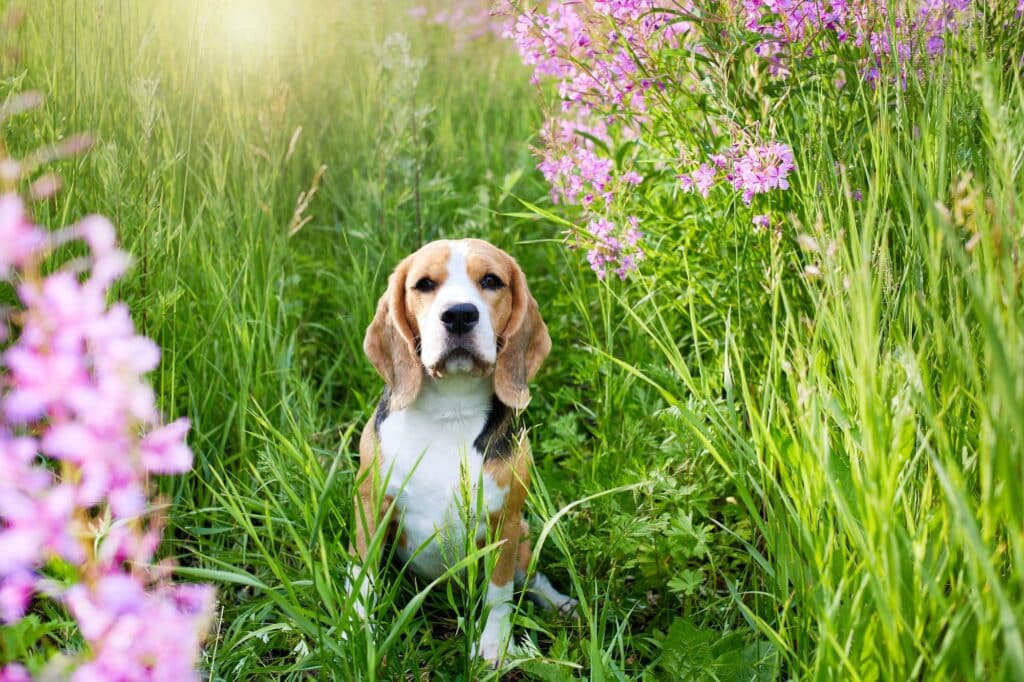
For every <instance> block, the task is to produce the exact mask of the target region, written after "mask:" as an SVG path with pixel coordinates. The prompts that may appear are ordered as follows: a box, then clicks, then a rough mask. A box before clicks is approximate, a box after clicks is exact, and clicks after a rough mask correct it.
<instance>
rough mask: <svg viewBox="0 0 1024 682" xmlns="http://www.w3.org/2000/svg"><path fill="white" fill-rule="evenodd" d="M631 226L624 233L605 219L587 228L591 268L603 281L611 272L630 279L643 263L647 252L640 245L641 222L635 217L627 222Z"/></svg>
mask: <svg viewBox="0 0 1024 682" xmlns="http://www.w3.org/2000/svg"><path fill="white" fill-rule="evenodd" d="M626 222H627V223H628V225H629V227H628V228H626V229H625V230H624V231H620V230H619V229H618V228H616V226H615V224H614V223H612V222H610V221H608V220H605V219H603V218H597V219H595V220H592V221H591V222H590V224H589V225H587V232H588V233H589V235H588V237H589V239H588V246H589V249H588V250H587V262H588V263H590V269H591V270H593V271H594V272H595V273H596V274H597V278H598V279H601V280H603V279H604V278H605V277H607V276H608V273H609V272H614V273H615V274H616V275H618V276H619V279H622V280H624V279H626V276H627V275H629V273H631V272H633V271H634V270H636V268H637V264H638V263H639V262H640V261H641V260H643V258H644V251H643V248H641V246H640V240H641V239H642V238H643V233H642V232H640V230H639V229H638V225H639V222H640V221H639V220H638V219H637V218H636V217H635V216H630V217H629V218H627V219H626Z"/></svg>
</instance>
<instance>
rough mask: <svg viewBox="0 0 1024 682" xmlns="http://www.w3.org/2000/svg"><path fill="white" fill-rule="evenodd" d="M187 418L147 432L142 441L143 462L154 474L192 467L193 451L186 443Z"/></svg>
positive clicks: (181, 470) (177, 471)
mask: <svg viewBox="0 0 1024 682" xmlns="http://www.w3.org/2000/svg"><path fill="white" fill-rule="evenodd" d="M188 428H189V423H188V420H187V419H179V420H177V421H175V422H172V423H170V424H168V425H167V426H163V427H160V428H159V429H156V430H155V431H151V432H150V433H148V434H146V436H145V437H144V438H143V439H142V443H140V446H139V447H140V450H141V453H142V464H143V466H145V467H146V469H147V471H151V472H152V473H154V474H179V473H182V472H185V471H188V470H189V469H191V468H192V451H191V450H189V448H188V446H187V445H186V444H185V434H186V433H188Z"/></svg>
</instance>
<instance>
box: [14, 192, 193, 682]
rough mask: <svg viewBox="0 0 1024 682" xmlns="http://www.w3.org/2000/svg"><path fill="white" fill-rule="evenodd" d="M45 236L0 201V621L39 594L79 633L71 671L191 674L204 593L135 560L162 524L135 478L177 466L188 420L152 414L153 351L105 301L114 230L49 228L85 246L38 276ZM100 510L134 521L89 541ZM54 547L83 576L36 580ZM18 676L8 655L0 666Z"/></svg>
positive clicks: (115, 259)
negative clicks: (6, 284)
mask: <svg viewBox="0 0 1024 682" xmlns="http://www.w3.org/2000/svg"><path fill="white" fill-rule="evenodd" d="M44 234H45V233H43V232H42V231H41V230H39V229H38V228H35V227H32V226H31V225H29V223H28V221H27V219H26V217H25V214H24V209H23V206H22V204H21V203H20V200H19V199H17V198H16V197H13V195H9V196H3V197H0V237H2V241H0V278H3V277H8V276H9V275H10V274H11V273H13V274H14V275H15V276H17V278H18V279H19V280H20V281H21V284H20V286H19V287H18V289H17V292H18V296H19V299H20V302H21V304H22V305H23V310H22V311H21V312H20V314H19V315H17V316H16V317H13V318H11V321H12V322H15V323H16V325H14V327H13V329H14V332H15V334H14V335H13V336H12V338H13V343H12V344H11V345H10V347H9V348H8V349H7V350H6V351H5V352H4V353H3V354H2V355H0V618H2V619H3V620H4V621H5V622H12V621H15V620H18V619H19V618H21V617H22V616H23V615H24V613H25V610H26V608H27V607H28V606H29V604H30V603H31V600H32V599H33V597H34V596H35V595H37V594H41V595H44V596H48V597H52V598H55V599H57V600H59V601H61V602H63V603H65V604H66V605H67V606H68V608H69V609H70V611H71V613H72V615H73V616H75V618H76V619H77V621H78V625H79V628H80V630H81V632H82V635H83V637H84V639H85V640H86V643H87V644H88V652H87V654H86V655H83V657H82V660H81V662H80V664H79V665H78V667H77V668H75V669H74V672H73V673H72V677H71V679H72V680H76V681H81V680H86V681H88V680H97V681H98V680H141V679H147V680H195V679H198V676H197V674H196V672H195V667H196V664H197V662H198V661H197V659H198V656H199V651H200V642H201V639H202V635H203V633H204V632H205V630H206V627H207V624H208V622H209V618H210V614H211V613H212V608H213V592H212V590H211V589H210V588H208V587H204V586H172V585H170V584H168V580H169V575H168V573H167V570H166V567H148V565H149V564H151V562H152V561H153V557H154V556H155V555H156V551H157V547H158V545H159V541H160V533H159V529H160V524H159V522H158V521H159V520H158V519H157V520H153V519H150V520H149V521H148V523H147V522H146V519H145V516H146V492H147V478H148V476H149V475H151V474H154V473H181V472H184V471H187V470H188V469H189V468H191V465H192V453H191V451H190V450H189V448H188V446H187V444H186V442H185V437H186V434H187V432H188V428H189V423H188V420H187V419H179V420H176V421H173V422H171V423H169V424H164V423H163V420H162V419H161V418H160V415H159V413H158V411H157V408H156V404H155V396H154V394H153V390H152V388H151V387H150V386H149V384H148V383H147V382H146V380H145V378H144V375H145V373H146V372H149V371H151V370H153V369H154V368H156V366H157V363H158V362H159V358H160V353H159V349H158V348H157V346H156V345H155V344H154V343H153V342H152V341H150V340H149V339H147V338H145V337H143V336H139V335H138V334H136V333H135V328H134V325H133V324H132V321H131V317H130V315H129V314H128V309H127V307H126V306H124V304H119V303H115V304H114V305H111V306H108V305H107V302H106V301H107V295H108V289H109V287H110V285H111V284H112V283H113V281H114V280H115V279H116V278H117V277H119V276H120V275H121V273H122V272H123V270H124V268H125V267H126V266H127V263H128V257H127V255H126V254H124V253H123V252H122V251H120V250H119V249H117V247H116V242H115V239H114V230H113V226H112V225H110V223H109V222H108V221H107V220H105V219H103V218H99V217H90V218H86V219H85V220H83V221H82V222H80V223H79V224H78V225H76V226H74V227H72V228H66V229H64V230H60V231H58V232H55V233H54V236H53V238H52V242H51V243H52V244H57V243H63V242H64V241H66V240H68V239H81V240H82V241H84V242H85V245H86V246H87V247H88V249H89V255H88V257H86V258H82V259H78V260H75V261H73V262H72V264H71V265H70V266H65V267H64V268H58V269H57V270H56V271H54V272H53V273H52V274H49V275H47V276H43V274H42V273H41V272H40V270H39V266H40V264H41V261H42V257H43V255H44V250H45V249H46V248H48V247H49V246H50V244H48V243H47V240H46V239H43V236H44ZM7 322H8V320H7V319H6V317H5V318H4V319H0V323H2V324H4V326H5V327H6V323H7ZM24 434H32V435H31V436H30V435H24ZM57 462H59V465H55V463H57ZM108 511H109V515H110V516H112V517H113V518H114V519H126V518H132V517H137V516H143V517H144V518H143V522H141V523H131V524H123V523H121V524H114V525H113V526H112V527H110V528H109V530H108V531H107V533H106V535H105V536H103V537H102V538H101V539H100V538H97V537H95V535H96V534H97V531H96V528H98V527H101V524H100V523H97V522H98V521H101V520H105V518H106V517H107V512H108ZM87 547H90V548H91V549H90V551H88V552H87V551H86V548H87ZM56 559H60V560H63V561H64V562H67V563H68V564H70V565H71V566H72V567H74V566H76V565H79V569H78V570H79V572H80V573H79V574H80V575H81V576H88V577H89V580H88V582H79V583H77V584H73V585H72V586H71V587H69V588H67V589H66V590H65V589H63V588H58V587H55V586H52V585H51V586H50V587H47V589H42V586H43V585H44V584H46V585H49V583H43V582H41V581H40V580H39V578H38V575H39V574H38V573H37V572H38V571H39V570H40V569H41V568H43V567H45V566H46V565H47V564H49V563H50V562H52V561H53V560H56ZM82 564H85V565H82ZM69 575H70V576H71V577H73V572H69ZM22 679H28V673H27V672H26V671H25V669H24V668H22V667H20V666H8V667H6V668H4V669H3V670H2V671H0V682H4V681H10V682H13V681H14V680H22Z"/></svg>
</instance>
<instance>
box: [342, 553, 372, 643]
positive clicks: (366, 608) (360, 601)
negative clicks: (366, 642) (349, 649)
mask: <svg viewBox="0 0 1024 682" xmlns="http://www.w3.org/2000/svg"><path fill="white" fill-rule="evenodd" d="M353 573H354V574H355V575H354V577H353V576H352V575H350V576H349V577H347V578H345V594H347V595H348V596H349V598H350V599H351V602H350V603H351V611H350V613H351V614H352V618H351V624H350V625H349V627H348V628H347V629H350V630H354V631H356V630H358V628H359V627H363V628H365V629H368V630H369V631H370V632H372V630H373V628H372V626H371V624H370V618H369V613H370V611H371V610H372V609H373V596H374V590H373V581H372V579H371V577H370V574H369V573H366V572H364V571H363V569H361V568H360V569H355V570H354V571H353ZM357 584H358V586H359V588H358V590H357V589H356V587H355V586H356V585H357ZM341 638H342V639H343V640H345V641H348V639H349V637H348V632H347V631H346V630H345V629H343V630H342V631H341Z"/></svg>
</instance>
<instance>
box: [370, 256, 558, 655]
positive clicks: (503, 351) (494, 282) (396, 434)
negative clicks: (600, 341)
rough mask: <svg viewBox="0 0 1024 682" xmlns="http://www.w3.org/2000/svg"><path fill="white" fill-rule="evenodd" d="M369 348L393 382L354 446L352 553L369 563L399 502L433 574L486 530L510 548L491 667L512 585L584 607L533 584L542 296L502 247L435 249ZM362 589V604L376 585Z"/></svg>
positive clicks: (497, 590)
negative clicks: (535, 394) (523, 419)
mask: <svg viewBox="0 0 1024 682" xmlns="http://www.w3.org/2000/svg"><path fill="white" fill-rule="evenodd" d="M364 348H365V350H366V354H367V356H369V358H370V361H371V362H372V363H373V365H374V367H376V368H377V371H378V372H380V374H381V376H383V377H384V380H385V381H386V382H387V387H386V388H385V389H384V395H383V397H382V398H381V400H380V404H379V405H378V406H377V410H376V412H375V414H374V416H373V419H372V420H370V422H369V423H368V424H367V425H366V428H365V430H364V431H363V436H362V439H361V440H360V443H359V454H360V479H359V480H360V481H361V483H360V486H359V490H358V493H357V495H356V500H355V501H356V533H355V547H354V550H355V552H357V553H358V554H359V557H360V559H362V560H365V558H366V553H367V540H368V538H369V537H371V536H372V535H373V533H374V532H375V529H376V527H377V523H378V520H379V519H380V518H381V516H382V515H383V514H384V512H385V511H386V510H387V508H388V507H389V506H390V504H391V503H392V502H393V503H394V505H395V512H396V513H394V514H393V516H392V518H393V525H394V526H395V528H394V529H393V530H392V533H391V534H392V537H397V540H398V548H397V550H398V555H399V557H400V558H401V559H402V561H405V562H407V563H408V565H409V566H410V567H411V568H412V569H413V570H414V571H416V572H417V573H418V574H420V575H422V576H423V577H426V578H428V579H434V578H437V577H438V576H440V575H441V574H443V573H444V572H445V571H446V570H447V569H448V567H449V566H451V565H453V564H455V563H456V562H458V561H459V560H461V559H463V558H464V557H465V550H466V547H467V541H469V543H470V546H472V544H473V543H474V542H475V543H476V544H482V543H483V542H484V541H485V540H486V538H487V533H488V531H490V533H491V537H492V538H494V539H499V540H500V541H501V543H502V544H501V545H500V548H499V550H498V552H499V554H498V557H497V563H496V565H495V567H494V570H493V572H492V574H491V581H490V584H489V585H488V587H487V596H486V601H487V606H488V607H489V613H488V615H487V620H486V622H485V624H484V629H483V633H482V635H481V638H480V643H479V647H478V651H479V654H480V655H481V656H483V657H484V658H486V659H487V660H489V661H492V662H496V661H497V660H498V659H499V658H500V656H501V655H502V654H503V653H504V651H505V647H506V646H507V643H508V639H509V634H510V630H511V621H510V616H511V599H512V590H513V584H515V586H517V587H522V586H525V587H526V589H527V594H528V596H530V597H531V599H533V600H534V601H536V602H538V603H539V604H541V605H543V606H544V607H546V608H554V609H558V610H559V611H562V612H564V613H567V612H571V611H572V610H573V609H574V608H575V606H576V600H574V599H571V598H569V597H567V596H566V595H564V594H562V593H560V592H558V591H557V590H556V589H555V588H554V587H553V586H552V585H551V583H550V582H549V581H548V579H547V578H546V577H544V575H543V574H542V573H539V572H538V573H536V574H535V575H533V576H532V577H531V578H530V579H529V580H527V576H526V567H527V564H528V562H529V560H530V543H529V529H528V528H527V525H526V522H525V521H524V520H523V501H524V499H525V497H526V488H527V484H528V483H529V476H530V470H529V466H530V463H531V454H530V447H529V444H528V443H527V441H526V438H525V432H524V430H523V428H522V427H521V426H520V425H519V423H518V420H517V414H518V412H519V411H520V410H523V409H524V408H525V407H526V405H527V403H528V402H529V401H530V392H529V390H528V388H527V386H526V383H527V381H529V380H530V379H531V378H533V376H534V374H536V372H537V369H538V368H539V367H540V364H541V362H542V361H543V360H544V358H545V357H546V356H547V354H548V351H550V350H551V339H550V337H549V336H548V330H547V327H546V326H545V324H544V321H543V320H542V319H541V317H540V312H539V311H538V309H537V302H536V300H534V298H533V296H531V295H530V291H529V289H528V288H527V286H526V279H525V277H524V276H523V272H522V270H521V269H520V268H519V265H518V264H517V263H516V262H515V261H514V260H513V259H512V258H511V257H510V256H509V255H508V254H506V253H505V252H504V251H501V250H500V249H498V248H495V247H494V246H492V245H490V244H488V243H487V242H484V241H480V240H478V239H462V240H458V241H449V240H445V241H436V242H432V243H430V244H427V245H426V246H424V247H423V248H421V249H420V250H419V251H417V252H416V253H414V254H412V255H411V256H408V257H407V258H405V260H403V261H402V262H401V263H399V264H398V267H397V268H396V269H395V271H394V273H393V274H392V275H391V278H390V280H389V282H388V290H387V292H385V294H384V295H383V296H382V297H381V299H380V302H379V304H378V305H377V313H376V316H375V317H374V319H373V322H371V324H370V327H369V328H368V329H367V330H366V339H365V342H364ZM381 481H384V482H386V483H384V484H382V483H381ZM379 488H383V489H379ZM467 494H468V499H466V498H467ZM481 507H485V509H481ZM467 510H468V513H467ZM474 510H480V511H482V512H483V513H485V514H486V515H487V518H486V519H483V518H480V517H479V516H477V515H476V513H475V511H474ZM399 528H400V532H395V531H398V529H399ZM469 535H472V538H473V539H472V540H470V538H469ZM360 584H361V585H362V587H363V590H362V591H363V595H362V597H363V601H364V602H365V600H366V598H367V597H368V591H369V585H370V581H369V580H367V579H364V580H361V581H360ZM362 613H363V615H365V611H362Z"/></svg>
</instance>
